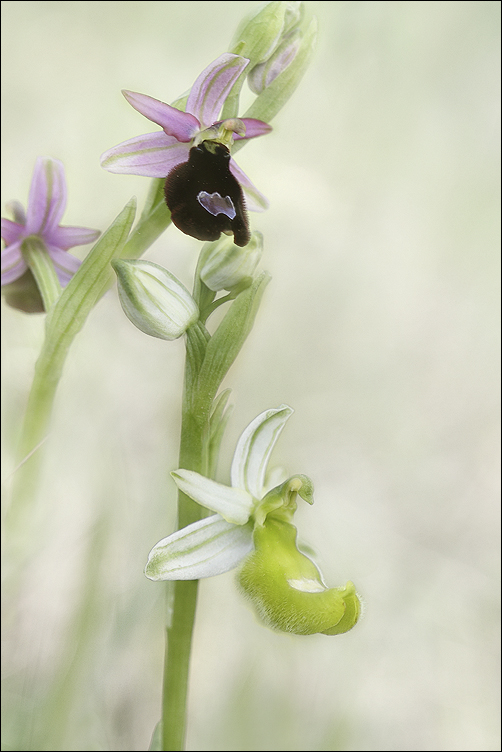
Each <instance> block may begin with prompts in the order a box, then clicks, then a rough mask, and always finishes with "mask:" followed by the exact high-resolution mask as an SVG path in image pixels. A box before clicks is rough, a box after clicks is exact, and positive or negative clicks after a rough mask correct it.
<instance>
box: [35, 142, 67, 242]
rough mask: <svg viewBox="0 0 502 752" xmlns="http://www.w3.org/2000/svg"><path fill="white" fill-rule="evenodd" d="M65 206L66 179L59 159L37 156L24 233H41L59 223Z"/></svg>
mask: <svg viewBox="0 0 502 752" xmlns="http://www.w3.org/2000/svg"><path fill="white" fill-rule="evenodd" d="M65 207H66V180H65V174H64V167H63V163H62V162H60V161H59V159H51V158H50V157H38V159H37V161H36V164H35V170H34V171H33V178H32V181H31V187H30V197H29V200H28V209H27V212H26V233H27V235H32V234H39V235H41V234H43V231H44V230H45V229H46V228H49V229H52V228H53V227H55V226H56V225H58V224H59V221H60V219H61V217H62V216H63V213H64V210H65Z"/></svg>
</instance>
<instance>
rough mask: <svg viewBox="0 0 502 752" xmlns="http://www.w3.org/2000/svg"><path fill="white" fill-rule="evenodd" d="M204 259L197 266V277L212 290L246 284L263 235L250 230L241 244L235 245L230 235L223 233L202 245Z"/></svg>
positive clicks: (260, 248)
mask: <svg viewBox="0 0 502 752" xmlns="http://www.w3.org/2000/svg"><path fill="white" fill-rule="evenodd" d="M206 252H207V255H206V259H205V261H204V263H203V265H202V269H201V273H200V276H201V279H202V281H203V282H204V284H205V285H206V286H207V287H209V289H210V290H213V292H218V291H219V290H234V289H235V288H236V287H241V288H245V287H249V285H250V284H251V282H252V280H253V274H254V272H255V269H256V267H257V266H258V263H259V261H260V258H261V255H262V253H263V235H262V234H261V232H257V231H255V232H253V233H251V240H250V241H249V243H248V244H247V245H245V246H238V245H235V243H234V241H233V238H231V237H229V236H226V235H223V236H222V237H221V238H220V240H216V241H215V242H214V243H211V244H210V245H209V246H206Z"/></svg>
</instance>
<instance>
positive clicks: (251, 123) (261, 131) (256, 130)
mask: <svg viewBox="0 0 502 752" xmlns="http://www.w3.org/2000/svg"><path fill="white" fill-rule="evenodd" d="M240 119H241V120H242V122H243V123H244V125H245V126H246V133H245V135H244V136H239V135H238V134H237V133H236V134H235V135H234V139H235V140H236V141H239V140H242V139H243V138H256V136H265V135H266V134H267V133H270V131H271V130H272V126H271V125H269V124H268V123H264V122H263V120H256V118H240Z"/></svg>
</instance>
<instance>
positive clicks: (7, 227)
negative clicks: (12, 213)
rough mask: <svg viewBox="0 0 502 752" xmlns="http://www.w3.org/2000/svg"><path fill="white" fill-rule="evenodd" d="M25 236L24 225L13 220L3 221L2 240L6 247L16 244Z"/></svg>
mask: <svg viewBox="0 0 502 752" xmlns="http://www.w3.org/2000/svg"><path fill="white" fill-rule="evenodd" d="M23 234H24V227H23V225H21V224H19V223H18V222H13V221H12V220H11V219H2V239H3V240H5V244H6V245H10V244H11V243H15V242H16V240H19V238H20V237H21V236H22V235H23Z"/></svg>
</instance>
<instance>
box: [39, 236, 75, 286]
mask: <svg viewBox="0 0 502 752" xmlns="http://www.w3.org/2000/svg"><path fill="white" fill-rule="evenodd" d="M46 247H47V250H48V251H49V256H50V257H51V259H52V263H53V264H54V269H55V270H56V274H57V275H58V279H59V282H60V284H61V287H64V286H65V285H67V284H68V282H69V281H70V279H71V278H72V277H73V275H74V274H75V272H76V271H77V269H78V268H79V266H80V264H81V263H82V262H81V261H80V259H78V258H75V256H72V255H71V253H67V252H66V251H63V250H61V248H57V247H56V246H55V245H51V244H49V243H46Z"/></svg>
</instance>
